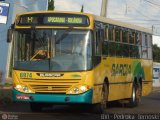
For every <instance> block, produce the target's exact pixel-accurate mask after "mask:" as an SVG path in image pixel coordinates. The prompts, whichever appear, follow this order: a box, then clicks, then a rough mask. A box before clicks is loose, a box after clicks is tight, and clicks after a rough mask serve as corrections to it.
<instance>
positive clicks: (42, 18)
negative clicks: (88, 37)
mask: <svg viewBox="0 0 160 120" xmlns="http://www.w3.org/2000/svg"><path fill="white" fill-rule="evenodd" d="M17 25H23V26H24V25H27V26H28V25H35V26H43V25H53V26H56V25H58V26H89V19H88V17H87V16H85V15H73V14H32V15H22V16H20V20H19V22H18V23H17Z"/></svg>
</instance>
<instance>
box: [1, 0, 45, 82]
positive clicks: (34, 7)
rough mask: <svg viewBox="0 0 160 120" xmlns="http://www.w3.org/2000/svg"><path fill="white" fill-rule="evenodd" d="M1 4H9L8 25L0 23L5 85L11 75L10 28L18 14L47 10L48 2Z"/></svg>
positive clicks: (10, 0)
mask: <svg viewBox="0 0 160 120" xmlns="http://www.w3.org/2000/svg"><path fill="white" fill-rule="evenodd" d="M0 2H5V3H9V14H8V20H7V23H6V24H3V23H0V72H2V79H1V80H0V83H2V84H4V83H5V80H6V78H7V77H8V74H9V67H10V64H9V63H10V56H11V47H12V44H11V43H10V44H8V43H7V42H6V41H7V30H8V28H9V27H10V26H11V24H12V23H13V21H14V19H15V16H16V14H17V13H22V12H30V11H39V10H47V9H48V0H0ZM0 12H1V10H0Z"/></svg>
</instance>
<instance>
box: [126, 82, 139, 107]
mask: <svg viewBox="0 0 160 120" xmlns="http://www.w3.org/2000/svg"><path fill="white" fill-rule="evenodd" d="M141 96H142V87H141V85H140V83H133V87H132V95H131V98H130V99H129V107H136V106H138V104H139V103H140V101H141Z"/></svg>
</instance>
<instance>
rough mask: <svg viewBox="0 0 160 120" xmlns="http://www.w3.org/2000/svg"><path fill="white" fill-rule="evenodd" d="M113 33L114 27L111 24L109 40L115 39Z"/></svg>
mask: <svg viewBox="0 0 160 120" xmlns="http://www.w3.org/2000/svg"><path fill="white" fill-rule="evenodd" d="M113 35H114V27H113V25H109V28H108V40H109V41H113V39H114V38H113Z"/></svg>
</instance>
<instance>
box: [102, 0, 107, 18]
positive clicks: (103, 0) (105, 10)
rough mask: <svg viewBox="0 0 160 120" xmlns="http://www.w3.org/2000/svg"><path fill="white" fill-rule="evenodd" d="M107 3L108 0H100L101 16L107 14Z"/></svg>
mask: <svg viewBox="0 0 160 120" xmlns="http://www.w3.org/2000/svg"><path fill="white" fill-rule="evenodd" d="M107 4H108V0H102V5H101V16H102V17H106V16H107Z"/></svg>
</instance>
